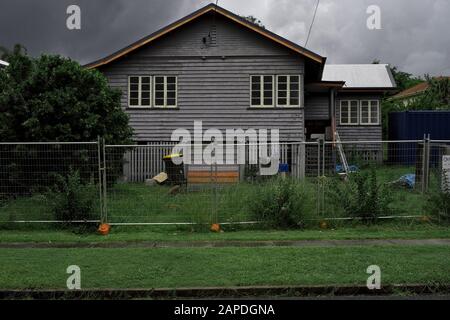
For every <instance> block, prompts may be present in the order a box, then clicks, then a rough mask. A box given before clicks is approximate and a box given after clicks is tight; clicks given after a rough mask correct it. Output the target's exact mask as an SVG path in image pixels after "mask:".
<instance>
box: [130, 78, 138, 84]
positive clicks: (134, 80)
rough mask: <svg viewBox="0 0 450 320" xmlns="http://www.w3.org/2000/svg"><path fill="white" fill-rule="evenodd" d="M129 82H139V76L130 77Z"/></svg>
mask: <svg viewBox="0 0 450 320" xmlns="http://www.w3.org/2000/svg"><path fill="white" fill-rule="evenodd" d="M130 83H131V84H138V83H139V77H130Z"/></svg>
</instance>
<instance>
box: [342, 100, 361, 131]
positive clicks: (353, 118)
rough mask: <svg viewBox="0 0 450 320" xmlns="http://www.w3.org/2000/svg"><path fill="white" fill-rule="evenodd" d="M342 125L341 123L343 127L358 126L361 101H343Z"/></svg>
mask: <svg viewBox="0 0 450 320" xmlns="http://www.w3.org/2000/svg"><path fill="white" fill-rule="evenodd" d="M340 123H341V125H358V124H359V101H358V100H341V105H340Z"/></svg>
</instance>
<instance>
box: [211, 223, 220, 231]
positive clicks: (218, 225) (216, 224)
mask: <svg viewBox="0 0 450 320" xmlns="http://www.w3.org/2000/svg"><path fill="white" fill-rule="evenodd" d="M210 230H211V231H212V232H220V224H218V223H213V224H212V225H211V229H210Z"/></svg>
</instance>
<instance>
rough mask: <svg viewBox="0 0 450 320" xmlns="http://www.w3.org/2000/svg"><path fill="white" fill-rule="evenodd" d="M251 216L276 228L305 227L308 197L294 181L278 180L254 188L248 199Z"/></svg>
mask: <svg viewBox="0 0 450 320" xmlns="http://www.w3.org/2000/svg"><path fill="white" fill-rule="evenodd" d="M247 203H248V208H249V212H250V214H251V216H252V217H253V218H254V219H256V220H257V221H262V222H265V223H266V224H267V225H268V226H270V227H275V228H300V227H303V226H304V222H305V221H304V217H305V211H306V208H305V203H306V196H305V192H304V190H302V188H301V185H299V184H298V183H297V182H295V181H294V180H292V179H289V178H287V179H282V178H276V179H274V180H271V181H268V182H266V183H264V184H262V185H261V186H260V187H256V186H255V188H254V190H253V192H252V193H251V195H250V196H249V199H248V202H247Z"/></svg>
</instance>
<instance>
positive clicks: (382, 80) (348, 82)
mask: <svg viewBox="0 0 450 320" xmlns="http://www.w3.org/2000/svg"><path fill="white" fill-rule="evenodd" d="M322 80H323V81H345V85H344V87H343V88H344V89H346V88H348V89H366V88H371V89H394V88H395V87H396V84H395V80H394V77H393V76H392V73H391V70H390V68H389V65H387V64H327V65H325V66H324V69H323V75H322Z"/></svg>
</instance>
